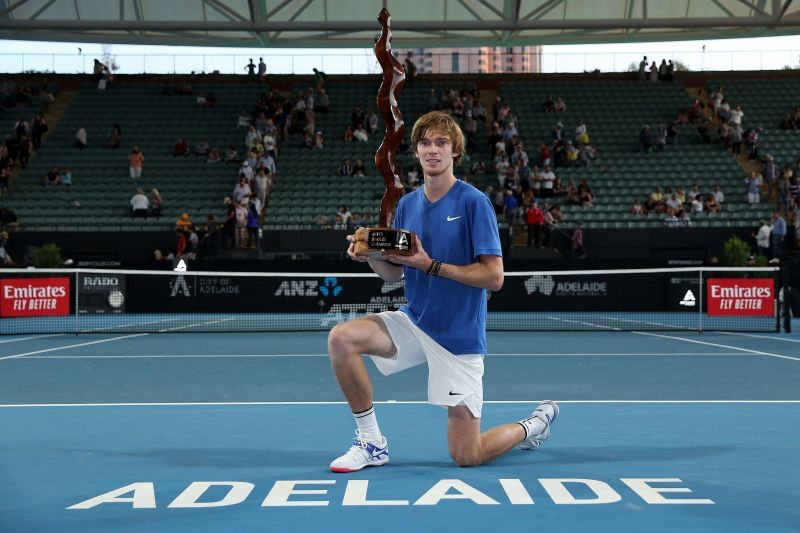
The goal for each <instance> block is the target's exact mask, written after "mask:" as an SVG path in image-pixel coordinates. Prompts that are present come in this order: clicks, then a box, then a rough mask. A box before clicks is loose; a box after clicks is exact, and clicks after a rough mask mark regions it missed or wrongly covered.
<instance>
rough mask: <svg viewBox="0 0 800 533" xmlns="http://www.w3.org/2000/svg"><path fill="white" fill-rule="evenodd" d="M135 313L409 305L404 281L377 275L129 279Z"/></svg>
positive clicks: (354, 309) (380, 308) (129, 303)
mask: <svg viewBox="0 0 800 533" xmlns="http://www.w3.org/2000/svg"><path fill="white" fill-rule="evenodd" d="M127 283H128V301H127V311H128V312H133V313H156V312H179V313H180V312H186V313H212V312H213V313H281V312H287V313H297V312H301V313H320V312H322V313H330V312H334V313H339V312H345V313H348V314H349V313H351V312H355V313H358V312H360V313H364V312H374V311H375V310H378V311H383V310H393V309H397V308H399V307H400V305H402V304H403V303H405V297H404V296H403V283H402V282H400V283H387V282H384V281H383V280H381V279H380V278H378V277H357V278H349V277H336V276H323V277H308V278H303V277H300V278H298V277H287V278H281V277H277V276H275V277H272V276H269V277H258V276H253V277H249V276H230V277H220V276H203V275H185V274H181V273H176V274H175V275H173V276H128V279H127Z"/></svg>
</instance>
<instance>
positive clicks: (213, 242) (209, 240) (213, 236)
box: [202, 213, 220, 257]
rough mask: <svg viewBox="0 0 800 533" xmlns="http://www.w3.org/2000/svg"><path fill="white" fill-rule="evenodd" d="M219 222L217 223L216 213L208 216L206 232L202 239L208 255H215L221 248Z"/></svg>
mask: <svg viewBox="0 0 800 533" xmlns="http://www.w3.org/2000/svg"><path fill="white" fill-rule="evenodd" d="M219 237H220V235H219V224H218V223H217V221H216V219H215V218H214V215H212V214H210V213H209V215H208V217H206V226H205V232H204V234H203V239H202V249H203V251H204V254H202V255H205V256H206V257H213V256H215V255H217V250H219V244H220V243H219Z"/></svg>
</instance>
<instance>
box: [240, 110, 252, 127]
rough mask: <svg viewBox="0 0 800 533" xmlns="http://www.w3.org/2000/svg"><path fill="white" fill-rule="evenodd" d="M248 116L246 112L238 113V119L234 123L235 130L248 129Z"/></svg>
mask: <svg viewBox="0 0 800 533" xmlns="http://www.w3.org/2000/svg"><path fill="white" fill-rule="evenodd" d="M250 122H251V120H250V115H248V114H247V111H244V110H242V112H241V113H239V118H238V119H237V121H236V127H237V128H249V127H250Z"/></svg>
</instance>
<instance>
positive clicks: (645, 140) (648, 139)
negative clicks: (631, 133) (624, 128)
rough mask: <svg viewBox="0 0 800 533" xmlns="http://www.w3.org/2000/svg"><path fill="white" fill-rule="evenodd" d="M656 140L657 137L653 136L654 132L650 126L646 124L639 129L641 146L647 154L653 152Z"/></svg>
mask: <svg viewBox="0 0 800 533" xmlns="http://www.w3.org/2000/svg"><path fill="white" fill-rule="evenodd" d="M654 141H655V138H654V137H653V133H652V132H651V131H650V126H648V125H647V124H645V125H644V126H643V127H642V129H641V130H640V131H639V146H640V147H641V148H642V151H643V152H644V153H646V154H649V153H650V152H652V151H653V143H654Z"/></svg>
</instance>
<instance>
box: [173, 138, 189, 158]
mask: <svg viewBox="0 0 800 533" xmlns="http://www.w3.org/2000/svg"><path fill="white" fill-rule="evenodd" d="M178 156H183V157H189V145H188V144H186V140H185V139H178V140H177V141H176V142H175V146H173V147H172V157H178Z"/></svg>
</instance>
